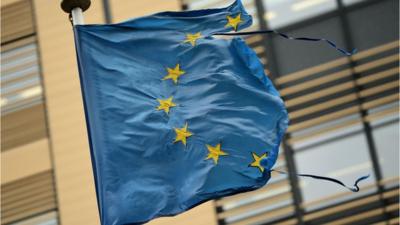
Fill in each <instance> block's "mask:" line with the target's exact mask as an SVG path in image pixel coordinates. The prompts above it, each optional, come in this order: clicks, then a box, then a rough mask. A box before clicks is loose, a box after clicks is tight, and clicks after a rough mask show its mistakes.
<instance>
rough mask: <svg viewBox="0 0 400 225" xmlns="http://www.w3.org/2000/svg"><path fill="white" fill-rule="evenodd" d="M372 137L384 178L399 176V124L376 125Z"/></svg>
mask: <svg viewBox="0 0 400 225" xmlns="http://www.w3.org/2000/svg"><path fill="white" fill-rule="evenodd" d="M373 136H374V140H375V144H376V148H377V151H378V157H379V164H380V166H381V169H382V173H383V177H384V178H391V177H398V176H399V157H400V156H399V122H398V121H396V122H389V123H380V124H376V125H375V126H374V127H373Z"/></svg>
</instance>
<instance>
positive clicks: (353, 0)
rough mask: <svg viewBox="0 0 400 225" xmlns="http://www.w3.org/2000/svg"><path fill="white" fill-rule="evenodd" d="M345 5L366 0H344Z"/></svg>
mask: <svg viewBox="0 0 400 225" xmlns="http://www.w3.org/2000/svg"><path fill="white" fill-rule="evenodd" d="M342 1H343V4H344V5H352V4H354V3H359V2H363V1H365V0H342Z"/></svg>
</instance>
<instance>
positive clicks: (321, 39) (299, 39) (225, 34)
mask: <svg viewBox="0 0 400 225" xmlns="http://www.w3.org/2000/svg"><path fill="white" fill-rule="evenodd" d="M271 33H273V34H277V35H279V36H281V37H284V38H286V39H289V40H297V41H312V42H326V43H327V44H328V45H330V46H331V47H333V48H335V49H336V50H338V51H339V52H341V53H342V54H344V55H347V56H351V55H353V54H355V53H356V52H357V49H356V48H354V49H353V50H352V51H351V52H349V51H346V50H344V49H342V48H339V47H338V46H337V45H336V44H335V43H334V42H333V41H330V40H328V39H325V38H308V37H291V36H289V35H287V34H284V33H281V32H278V31H276V30H258V31H247V32H236V33H215V34H213V35H223V36H241V35H253V34H271Z"/></svg>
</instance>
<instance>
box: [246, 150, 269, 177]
mask: <svg viewBox="0 0 400 225" xmlns="http://www.w3.org/2000/svg"><path fill="white" fill-rule="evenodd" d="M251 154H252V155H253V158H254V162H252V163H251V164H250V165H249V166H251V167H257V168H258V169H259V170H260V171H261V173H262V172H264V167H263V166H261V160H262V159H263V158H266V157H267V153H264V154H263V155H262V156H261V157H260V156H258V155H257V154H256V153H254V152H252V153H251Z"/></svg>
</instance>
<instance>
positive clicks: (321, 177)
mask: <svg viewBox="0 0 400 225" xmlns="http://www.w3.org/2000/svg"><path fill="white" fill-rule="evenodd" d="M271 171H273V172H277V173H280V174H286V175H288V172H285V171H281V170H275V169H271ZM296 176H299V177H310V178H313V179H317V180H326V181H330V182H333V183H337V184H339V185H341V186H343V187H345V188H347V189H349V190H350V191H352V192H358V191H359V190H360V187H358V183H359V182H360V181H362V180H365V179H367V178H368V177H369V176H370V175H366V176H362V177H359V178H358V179H357V180H356V181H355V182H354V185H353V187H349V186H347V185H346V184H344V183H343V182H342V181H340V180H337V179H334V178H331V177H323V176H318V175H312V174H296Z"/></svg>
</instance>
